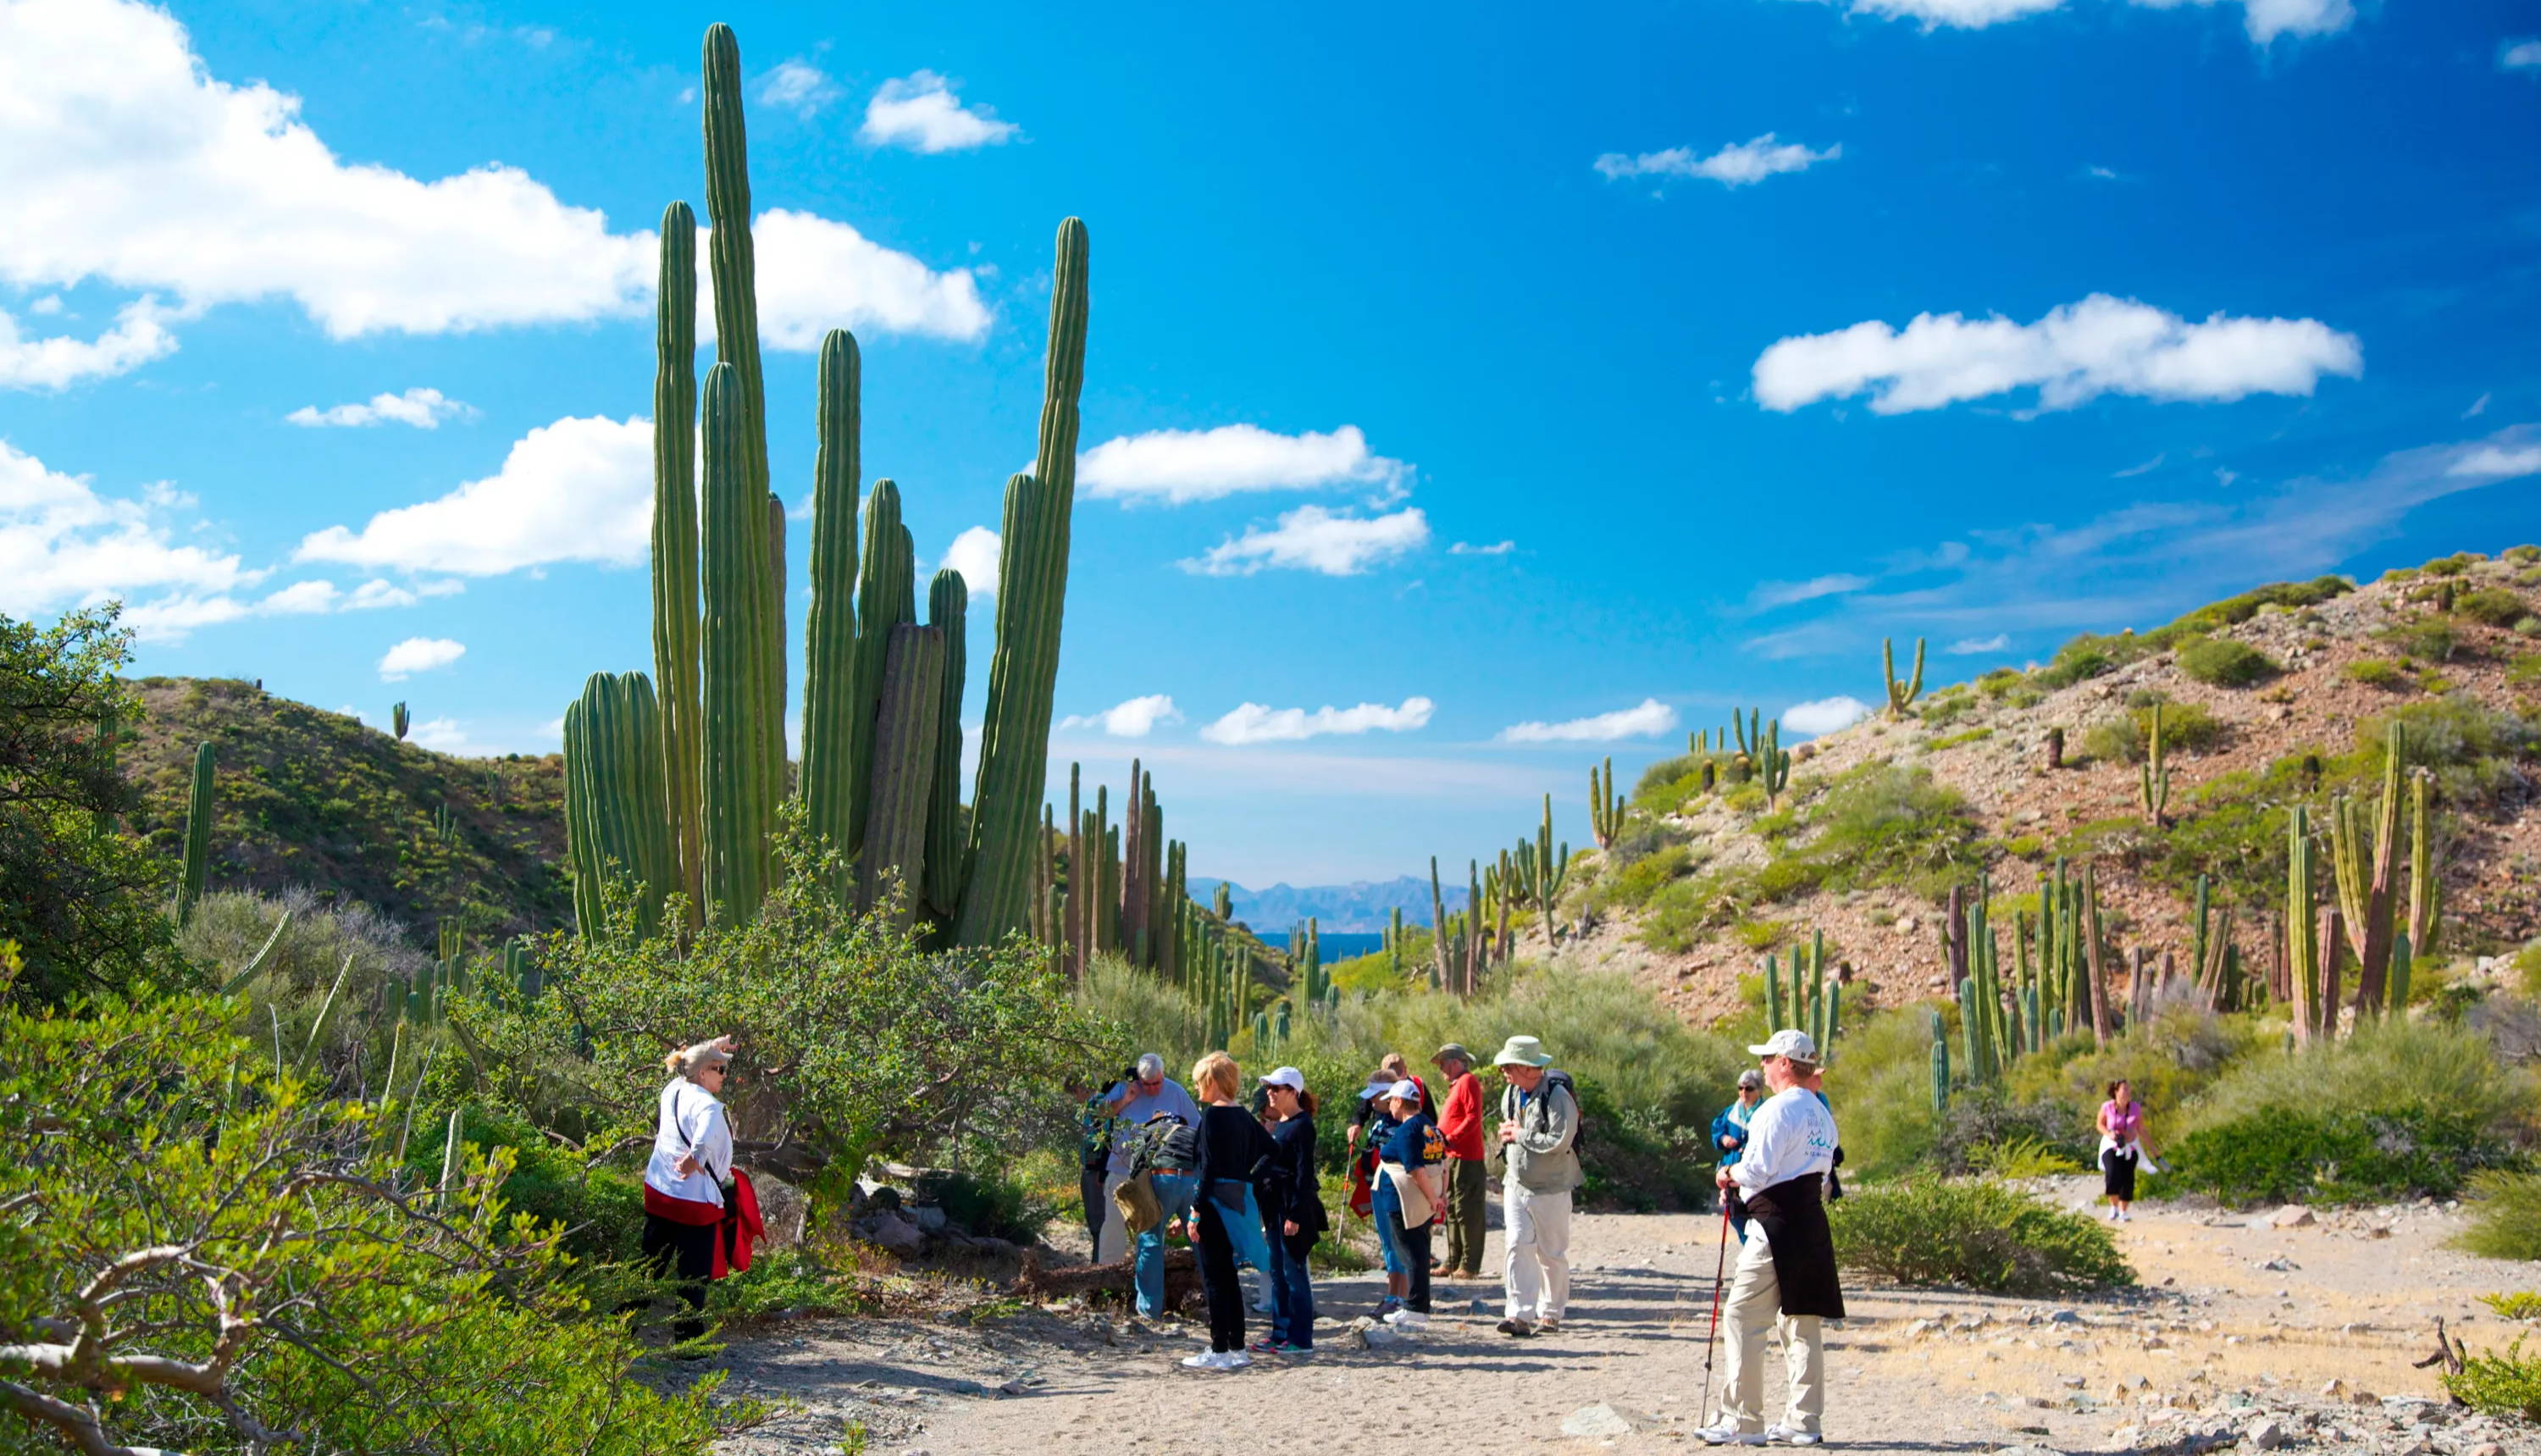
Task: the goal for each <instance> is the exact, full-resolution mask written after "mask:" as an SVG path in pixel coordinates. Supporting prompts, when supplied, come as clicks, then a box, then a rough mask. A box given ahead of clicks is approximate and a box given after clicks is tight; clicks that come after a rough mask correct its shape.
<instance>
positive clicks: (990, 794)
mask: <svg viewBox="0 0 2541 1456" xmlns="http://www.w3.org/2000/svg"><path fill="white" fill-rule="evenodd" d="M1086 274H1087V249H1086V239H1085V224H1084V223H1083V222H1081V221H1079V220H1078V219H1076V218H1072V217H1071V218H1069V219H1067V220H1066V221H1065V222H1063V223H1061V224H1059V228H1058V246H1057V260H1056V262H1055V264H1054V266H1053V277H1052V282H1051V299H1050V351H1049V359H1048V364H1047V366H1046V368H1045V373H1044V383H1043V388H1042V414H1041V441H1040V445H1039V447H1038V449H1037V450H1036V452H1035V457H1034V464H1033V473H1031V474H1029V475H1017V476H1015V477H1014V478H1013V479H1012V480H1010V481H1008V482H1007V486H1006V510H1005V517H1004V522H1003V524H1004V528H1005V531H1004V537H1003V540H1002V541H1001V542H1000V544H999V547H998V576H997V648H996V654H995V656H994V658H993V659H992V661H991V663H990V666H989V669H988V702H987V712H986V716H985V719H984V720H983V722H982V723H981V725H980V774H979V779H978V783H977V786H976V788H974V790H973V792H972V795H971V801H972V810H971V883H970V885H969V887H968V888H967V890H966V891H965V892H964V895H963V901H962V935H961V938H962V941H963V943H964V944H967V945H985V944H988V943H990V942H992V941H994V940H996V939H997V938H998V937H999V936H1001V935H1003V934H1004V933H1005V932H1006V931H1007V930H1008V929H1009V928H1011V927H1012V926H1013V925H1014V924H1015V922H1016V920H1017V918H1018V912H1019V910H1020V907H1019V906H1018V905H1017V903H1016V897H1017V895H1018V894H1019V892H1020V889H1021V886H1022V883H1023V878H1024V877H1023V874H1022V870H1023V857H1022V850H1023V848H1024V841H1025V838H1026V832H1027V830H1028V827H1029V826H1030V824H1031V823H1032V820H1033V817H1034V813H1035V811H1036V809H1037V808H1038V807H1039V805H1040V804H1041V800H1042V790H1043V779H1044V777H1045V775H1046V773H1047V771H1048V763H1047V761H1048V757H1049V750H1050V721H1051V702H1052V692H1053V688H1054V687H1055V685H1056V682H1057V677H1058V644H1059V620H1060V616H1061V610H1062V608H1063V607H1064V606H1065V602H1066V596H1067V547H1068V533H1069V521H1070V517H1071V516H1072V514H1073V512H1074V510H1075V504H1076V425H1077V415H1076V399H1077V395H1078V394H1079V393H1080V392H1081V391H1082V390H1083V389H1084V385H1085V324H1086V292H1087V281H1086Z"/></svg>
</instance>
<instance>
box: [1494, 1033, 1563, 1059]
mask: <svg viewBox="0 0 2541 1456" xmlns="http://www.w3.org/2000/svg"><path fill="white" fill-rule="evenodd" d="M1491 1064H1492V1065H1494V1066H1551V1065H1553V1056H1552V1054H1551V1053H1548V1052H1546V1051H1545V1050H1544V1044H1543V1043H1542V1042H1539V1041H1537V1040H1536V1039H1535V1038H1533V1037H1511V1038H1509V1039H1508V1042H1507V1044H1506V1045H1504V1046H1502V1047H1501V1048H1500V1055H1499V1056H1494V1057H1492V1058H1491Z"/></svg>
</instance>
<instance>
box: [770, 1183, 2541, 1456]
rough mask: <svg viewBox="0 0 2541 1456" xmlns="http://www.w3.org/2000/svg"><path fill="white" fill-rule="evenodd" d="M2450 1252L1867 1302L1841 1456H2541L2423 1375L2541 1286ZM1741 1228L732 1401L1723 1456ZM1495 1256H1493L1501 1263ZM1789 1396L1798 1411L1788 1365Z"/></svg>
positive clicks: (954, 1354)
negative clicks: (2143, 1454) (1232, 1331)
mask: <svg viewBox="0 0 2541 1456" xmlns="http://www.w3.org/2000/svg"><path fill="white" fill-rule="evenodd" d="M2218 1223H2219V1224H2232V1225H2245V1226H2233V1227H2218V1226H2214V1225H2215V1224H2218ZM2455 1226H2456V1220H2455V1218H2454V1217H2453V1216H2452V1215H2450V1214H2447V1213H2444V1212H2442V1211H2440V1210H2436V1209H2432V1208H2426V1209H2409V1210H2382V1211H2380V1212H2377V1213H2374V1214H2372V1215H2359V1216H2355V1217H2352V1218H2343V1219H2334V1220H2333V1219H2324V1221H2322V1222H2321V1223H2318V1224H2315V1225H2313V1226H2309V1227H2302V1228H2292V1229H2277V1228H2273V1227H2268V1226H2266V1225H2265V1224H2264V1222H2263V1221H2261V1220H2258V1219H2255V1218H2251V1219H2246V1220H2245V1219H2244V1218H2243V1217H2242V1216H2240V1215H2228V1214H2215V1213H2213V1212H2211V1211H2205V1210H2195V1211H2191V1210H2176V1211H2165V1210H2160V1209H2155V1208H2149V1207H2146V1208H2143V1209H2142V1210H2140V1213H2139V1217H2138V1219H2137V1221H2136V1222H2134V1223H2132V1224H2129V1225H2125V1226H2123V1227H2121V1228H2120V1229H2119V1230H2118V1232H2119V1236H2120V1238H2121V1240H2122V1241H2123V1243H2124V1244H2125V1246H2126V1249H2127V1252H2128V1255H2129V1257H2130V1258H2131V1259H2132V1260H2133V1261H2134V1262H2135V1264H2136V1267H2137V1269H2138V1270H2139V1272H2140V1273H2141V1274H2142V1275H2143V1277H2144V1280H2145V1287H2144V1288H2143V1289H2142V1290H2140V1291H2136V1292H2134V1293H2132V1294H2129V1295H2127V1296H2124V1297H2115V1298H2105V1299H2091V1300H2072V1301H2067V1302H2064V1303H2061V1304H2045V1303H2037V1302H2033V1301H2021V1300H2013V1299H1996V1298H1988V1297H1984V1296H1974V1295H1967V1294H1958V1293H1949V1292H1935V1291H1926V1290H1899V1289H1883V1288H1859V1287H1855V1288H1853V1289H1851V1290H1850V1291H1849V1296H1848V1297H1849V1300H1850V1303H1851V1307H1852V1312H1853V1316H1854V1317H1853V1318H1851V1319H1850V1320H1848V1321H1846V1322H1845V1323H1844V1325H1843V1326H1842V1328H1841V1329H1839V1330H1835V1331H1833V1332H1831V1335H1830V1338H1829V1341H1828V1345H1829V1359H1828V1364H1829V1391H1830V1394H1829V1401H1828V1419H1827V1427H1828V1434H1829V1436H1830V1441H1831V1444H1835V1445H1840V1446H1842V1447H1843V1448H1845V1449H1848V1450H1854V1451H1863V1452H1896V1453H1924V1452H1957V1451H1972V1452H1995V1451H1999V1450H2001V1449H2003V1448H2005V1447H2007V1446H2013V1445H2028V1446H2031V1447H2035V1448H2043V1449H2047V1450H2053V1451H2108V1450H2147V1451H2149V1450H2169V1451H2188V1450H2205V1449H2213V1448H2217V1447H2223V1446H2230V1445H2233V1444H2234V1443H2235V1442H2236V1441H2241V1440H2242V1438H2243V1437H2245V1436H2250V1435H2251V1434H2252V1432H2253V1430H2254V1428H2255V1427H2256V1426H2257V1425H2259V1424H2260V1423H2261V1422H2263V1421H2267V1420H2275V1421H2276V1422H2277V1423H2278V1426H2279V1429H2280V1431H2281V1433H2282V1434H2283V1435H2284V1436H2285V1438H2286V1446H2287V1449H2337V1450H2341V1451H2382V1452H2390V1453H2400V1452H2407V1451H2417V1452H2419V1453H2421V1456H2424V1453H2451V1456H2509V1453H2510V1456H2524V1453H2541V1433H2536V1432H2535V1431H2534V1430H2533V1429H2532V1428H2531V1427H2529V1426H2510V1425H2507V1424H2504V1423H2500V1422H2494V1421H2486V1420H2467V1419H2464V1418H2461V1417H2459V1416H2458V1415H2454V1416H2446V1415H2445V1414H2444V1413H2443V1412H2442V1411H2441V1410H2440V1408H2439V1406H2437V1405H2435V1404H2434V1402H2436V1401H2439V1400H2440V1397H2441V1391H2440V1389H2439V1388H2438V1387H2437V1386H2436V1385H2435V1383H2434V1382H2433V1381H2432V1379H2431V1378H2430V1376H2429V1375H2428V1374H2427V1373H2426V1372H2424V1371H2418V1370H2413V1369H2411V1368H2409V1364H2410V1362H2411V1361H2412V1360H2414V1359H2417V1358H2419V1357H2420V1356H2422V1355H2423V1354H2425V1353H2426V1352H2427V1351H2428V1350H2429V1349H2431V1348H2432V1320H2433V1317H2434V1316H2436V1315H2441V1316H2443V1317H2444V1319H2445V1321H2446V1324H2447V1326H2448V1327H2449V1328H2452V1329H2455V1330H2456V1331H2460V1332H2463V1333H2465V1334H2467V1336H2468V1337H2469V1339H2470V1340H2471V1341H2472V1343H2473V1344H2474V1345H2477V1346H2481V1347H2489V1346H2502V1345H2504V1344H2505V1342H2506V1340H2507V1339H2509V1338H2510V1337H2511V1333H2512V1327H2509V1326H2506V1325H2505V1323H2504V1322H2502V1321H2499V1320H2498V1319H2496V1318H2495V1317H2494V1316H2493V1315H2490V1314H2489V1313H2488V1311H2487V1310H2485V1309H2484V1308H2482V1307H2481V1306H2480V1305H2479V1304H2478V1303H2477V1302H2476V1296H2477V1295H2478V1294H2480V1293H2482V1292H2487V1291H2491V1290H2497V1289H2505V1288H2522V1287H2530V1286H2532V1285H2533V1284H2534V1283H2535V1282H2536V1279H2535V1277H2534V1274H2535V1272H2534V1271H2533V1270H2531V1269H2530V1268H2528V1267H2518V1266H2513V1265H2505V1264H2499V1263H2495V1262H2492V1261H2486V1260H2479V1259H2473V1258H2471V1257H2469V1256H2466V1255H2461V1254H2457V1253H2454V1252H2452V1251H2450V1250H2447V1249H2444V1248H2443V1247H2442V1246H2441V1245H2442V1240H2443V1238H2444V1237H2445V1236H2446V1235H2447V1234H2448V1233H2450V1232H2451V1230H2452V1229H2453V1228H2454V1227H2455ZM2376 1228H2380V1229H2384V1230H2387V1232H2386V1233H2383V1234H2380V1235H2377V1234H2375V1233H2374V1232H2373V1230H2374V1229H2376ZM1717 1229H1718V1223H1717V1221H1716V1220H1714V1219H1708V1218H1702V1217H1697V1216H1691V1215H1626V1214H1595V1215H1586V1216H1583V1217H1581V1218H1580V1219H1579V1220H1578V1221H1577V1223H1576V1226H1575V1233H1574V1241H1575V1249H1574V1254H1575V1263H1576V1270H1577V1273H1576V1280H1575V1284H1574V1290H1573V1296H1572V1308H1571V1314H1572V1322H1571V1323H1570V1325H1569V1326H1568V1327H1567V1328H1565V1329H1564V1330H1563V1331H1562V1332H1561V1333H1560V1334H1559V1335H1556V1336H1553V1337H1550V1338H1543V1339H1535V1340H1527V1341H1515V1340H1509V1339H1506V1338H1504V1337H1502V1336H1500V1335H1498V1334H1496V1333H1494V1331H1493V1330H1492V1326H1493V1325H1494V1324H1495V1323H1496V1322H1497V1320H1498V1318H1499V1312H1498V1307H1497V1296H1498V1290H1497V1289H1496V1287H1493V1286H1488V1285H1481V1284H1456V1285H1442V1286H1440V1291H1439V1298H1438V1300H1437V1306H1438V1314H1437V1316H1436V1318H1434V1319H1433V1320H1432V1322H1431V1324H1430V1328H1429V1330H1428V1332H1427V1334H1426V1335H1425V1336H1424V1337H1422V1338H1421V1339H1420V1340H1419V1342H1418V1343H1417V1345H1416V1347H1412V1348H1410V1349H1404V1350H1394V1349H1368V1348H1363V1347H1359V1345H1358V1343H1357V1342H1356V1341H1355V1340H1353V1339H1351V1338H1350V1337H1349V1335H1348V1334H1347V1332H1346V1325H1347V1322H1348V1321H1349V1319H1351V1318H1353V1317H1355V1316H1359V1315H1362V1314H1366V1313H1368V1312H1369V1311H1370V1310H1371V1309H1372V1308H1373V1306H1374V1303H1375V1300H1376V1297H1377V1294H1378V1293H1379V1292H1380V1287H1379V1285H1378V1283H1377V1281H1376V1280H1375V1278H1374V1277H1373V1276H1365V1275H1362V1276H1356V1277H1349V1278H1342V1279H1334V1280H1329V1281H1325V1282H1323V1283H1321V1284H1320V1285H1319V1291H1320V1293H1321V1295H1322V1297H1323V1298H1324V1301H1325V1302H1324V1312H1325V1314H1326V1315H1327V1318H1326V1319H1325V1320H1324V1321H1323V1322H1322V1324H1321V1326H1320V1330H1321V1335H1320V1337H1319V1338H1321V1339H1322V1340H1323V1341H1324V1342H1325V1347H1324V1348H1322V1349H1321V1350H1319V1352H1318V1353H1317V1354H1316V1356H1315V1357H1314V1358H1313V1359H1312V1360H1310V1361H1282V1360H1278V1359H1275V1358H1265V1359H1262V1360H1260V1361H1259V1362H1258V1363H1257V1364H1256V1365H1255V1366H1254V1367H1253V1368H1252V1369H1250V1370H1246V1371H1242V1372H1238V1373H1234V1374H1205V1373H1198V1372H1193V1371H1187V1370H1184V1369H1182V1368H1181V1366H1180V1365H1179V1363H1178V1361H1179V1360H1180V1358H1181V1356H1183V1355H1184V1354H1187V1353H1191V1352H1193V1351H1195V1350H1198V1349H1204V1348H1206V1344H1205V1331H1204V1329H1203V1330H1199V1331H1197V1332H1196V1331H1195V1330H1194V1329H1193V1327H1192V1326H1191V1325H1190V1324H1188V1323H1168V1324H1166V1325H1164V1326H1162V1327H1155V1328H1150V1327H1147V1326H1143V1325H1136V1324H1131V1323H1128V1322H1125V1321H1121V1320H1119V1319H1106V1318H1105V1317H1103V1316H1101V1315H1099V1314H1095V1313H1092V1312H1087V1311H1055V1310H1054V1311H1034V1312H1030V1313H1027V1314H1023V1315H1019V1316H1008V1317H1003V1318H997V1319H990V1320H985V1321H982V1322H980V1324H979V1325H977V1326H971V1325H963V1324H933V1325H930V1324H923V1323H917V1322H906V1321H857V1322H847V1321H831V1322H822V1323H818V1324H807V1325H796V1326H785V1327H780V1328H781V1330H782V1332H783V1333H781V1334H775V1333H771V1335H770V1337H769V1338H766V1339H761V1340H755V1341H750V1342H747V1343H743V1344H739V1345H736V1346H735V1347H734V1348H733V1350H732V1353H731V1355H730V1359H729V1362H730V1364H731V1366H732V1368H733V1386H732V1388H733V1389H735V1390H737V1391H751V1392H756V1393H761V1394H767V1395H774V1396H780V1397H785V1398H789V1399H792V1400H795V1401H797V1402H800V1403H802V1409H801V1410H800V1411H799V1412H798V1413H797V1414H795V1415H793V1416H791V1417H789V1418H787V1419H785V1420H780V1421H778V1422H776V1423H774V1424H772V1425H771V1426H769V1427H768V1428H766V1429H763V1430H762V1431H759V1432H755V1433H753V1434H752V1435H749V1436H746V1437H742V1438H740V1439H736V1440H734V1441H732V1442H730V1443H729V1444H728V1445H727V1447H726V1448H725V1449H726V1450H727V1451H729V1452H731V1453H733V1456H746V1453H767V1456H774V1453H780V1452H782V1453H803V1452H813V1451H827V1450H833V1449H835V1447H836V1443H837V1441H838V1440H839V1432H840V1430H841V1429H842V1428H843V1423H844V1422H846V1421H849V1420H853V1421H857V1422H861V1423H863V1424H864V1425H865V1426H866V1427H867V1428H868V1430H869V1431H870V1432H871V1444H870V1447H869V1449H870V1450H872V1451H874V1452H876V1453H881V1456H900V1453H913V1452H920V1451H923V1452H927V1453H930V1456H954V1453H1001V1452H1016V1453H1032V1456H1048V1453H1053V1452H1085V1453H1095V1452H1105V1453H1109V1452H1124V1451H1132V1450H1135V1451H1141V1452H1148V1453H1175V1456H1180V1453H1190V1456H1213V1453H1238V1452H1241V1453H1245V1456H1260V1453H1263V1452H1266V1451H1268V1452H1286V1451H1299V1452H1317V1453H1331V1456H1355V1453H1362V1452H1365V1453H1386V1456H1393V1453H1396V1452H1398V1451H1400V1450H1402V1449H1403V1448H1404V1447H1405V1446H1406V1445H1407V1444H1408V1443H1415V1442H1426V1441H1428V1440H1431V1439H1435V1438H1436V1437H1437V1436H1438V1435H1439V1434H1440V1433H1441V1432H1452V1433H1453V1437H1454V1439H1455V1441H1456V1443H1457V1444H1459V1445H1470V1444H1472V1443H1473V1442H1474V1441H1477V1440H1482V1441H1488V1443H1489V1444H1491V1445H1492V1446H1494V1447H1496V1448H1499V1449H1515V1450H1530V1451H1532V1450H1542V1451H1556V1452H1566V1451H1577V1452H1594V1451H1616V1452H1627V1453H1629V1452H1641V1451H1661V1450H1665V1451H1684V1450H1687V1449H1690V1448H1693V1447H1695V1446H1697V1445H1699V1443H1698V1442H1696V1441H1694V1440H1693V1438H1692V1436H1691V1434H1690V1432H1691V1429H1692V1427H1694V1426H1695V1425H1697V1424H1700V1423H1701V1421H1700V1419H1699V1417H1700V1415H1701V1412H1700V1406H1699V1400H1700V1396H1701V1392H1702V1388H1703V1383H1704V1366H1703V1360H1704V1338H1703V1337H1704V1331H1705V1324H1706V1317H1707V1314H1708V1310H1709V1300H1710V1295H1711V1273H1712V1268H1713V1254H1714V1247H1715V1246H1714V1244H1713V1243H1712V1239H1713V1237H1714V1235H1715V1234H1716V1232H1717ZM1497 1243H1498V1235H1497V1234H1496V1233H1494V1234H1493V1236H1492V1250H1493V1253H1494V1256H1495V1255H1496V1251H1497ZM2272 1262H2274V1263H2279V1264H2284V1265H2288V1266H2291V1267H2290V1268H2285V1269H2276V1268H2267V1267H2265V1266H2267V1265H2269V1264H2271V1263H2272ZM2165 1280H2167V1281H2168V1282H2165ZM1475 1300H1481V1301H1484V1303H1485V1306H1486V1307H1485V1308H1483V1309H1480V1310H1477V1309H1474V1308H1472V1307H1471V1302H1472V1301H1475ZM1919 1322H1922V1323H1919ZM2331 1379H2337V1380H2339V1381H2341V1382H2342V1389H2341V1390H2340V1391H2339V1392H2338V1394H2337V1395H2335V1396H2331V1395H2327V1394H2324V1393H2323V1391H2322V1389H2321V1387H2322V1386H2323V1383H2324V1382H2326V1381H2329V1380H2331ZM1715 1388H1716V1387H1715ZM1766 1392H1767V1403H1768V1410H1769V1414H1778V1413H1779V1400H1780V1392H1781V1380H1780V1366H1779V1352H1777V1354H1776V1355H1775V1356H1774V1363H1773V1366H1772V1369H1771V1371H1770V1372H1769V1375H1768V1378H1767V1381H1766ZM2358 1392H2362V1393H2364V1403H2362V1404H2359V1403H2358V1402H2357V1399H2356V1395H2357V1393H2358ZM2412 1398H2418V1399H2416V1400H2413V1399H2412ZM1600 1407H1603V1408H1605V1409H1604V1410H1598V1409H1596V1408H1600ZM1565 1425H1566V1426H1567V1429H1565ZM2492 1443H2494V1444H2496V1445H2497V1447H2498V1450H2496V1451H2485V1450H2484V1448H2486V1447H2488V1446H2490V1445H2491V1444H2492ZM2257 1444H2258V1441H2257V1440H2256V1439H2253V1440H2252V1441H2250V1442H2248V1443H2245V1444H2243V1446H2242V1449H2254V1448H2256V1446H2257Z"/></svg>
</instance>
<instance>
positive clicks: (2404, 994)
mask: <svg viewBox="0 0 2541 1456" xmlns="http://www.w3.org/2000/svg"><path fill="white" fill-rule="evenodd" d="M2416 962H2417V955H2416V952H2414V951H2412V950H2411V949H2410V941H2409V932H2408V931H2406V930H2403V931H2401V932H2400V933H2399V934H2398V935H2395V936H2393V937H2392V938H2391V983H2390V988H2391V1014H2392V1015H2394V1016H2406V1015H2408V1014H2409V977H2410V973H2411V971H2412V970H2413V969H2414V967H2415V965H2416Z"/></svg>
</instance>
